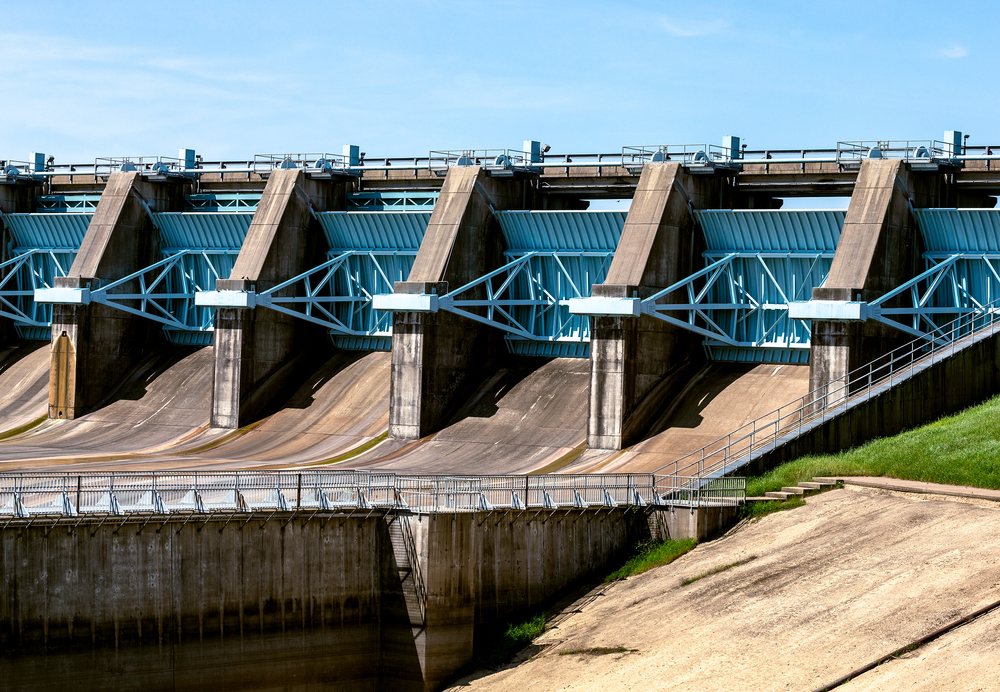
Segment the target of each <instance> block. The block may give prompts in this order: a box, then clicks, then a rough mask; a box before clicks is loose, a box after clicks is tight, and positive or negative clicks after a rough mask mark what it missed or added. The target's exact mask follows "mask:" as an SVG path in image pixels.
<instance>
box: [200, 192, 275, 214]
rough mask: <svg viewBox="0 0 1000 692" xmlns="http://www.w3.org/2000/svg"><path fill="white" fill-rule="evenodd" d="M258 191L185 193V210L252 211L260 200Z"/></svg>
mask: <svg viewBox="0 0 1000 692" xmlns="http://www.w3.org/2000/svg"><path fill="white" fill-rule="evenodd" d="M261 194H262V193H260V192H208V193H201V194H197V195H187V196H186V197H185V198H184V210H185V211H254V210H256V209H257V204H258V203H259V202H260V197H261Z"/></svg>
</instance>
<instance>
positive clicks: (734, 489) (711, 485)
mask: <svg viewBox="0 0 1000 692" xmlns="http://www.w3.org/2000/svg"><path fill="white" fill-rule="evenodd" d="M655 487H656V495H657V497H659V498H660V499H661V501H662V502H663V504H666V505H671V506H681V507H738V506H740V505H742V504H743V503H744V502H746V497H747V479H746V478H743V477H740V476H726V477H724V478H716V479H713V480H711V481H710V482H707V483H706V482H703V481H702V479H700V478H698V477H697V476H679V475H672V476H656V481H655Z"/></svg>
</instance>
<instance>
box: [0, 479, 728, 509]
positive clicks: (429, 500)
mask: <svg viewBox="0 0 1000 692" xmlns="http://www.w3.org/2000/svg"><path fill="white" fill-rule="evenodd" d="M659 487H664V488H668V489H669V483H665V482H664V481H662V479H656V478H654V476H653V474H649V473H638V474H636V473H631V474H630V473H620V474H616V473H610V474H579V475H572V474H548V475H535V476H531V475H511V476H432V475H428V476H417V475H397V474H395V473H391V472H388V473H382V472H366V471H352V470H322V471H302V472H295V471H215V472H211V471H198V472H188V471H157V472H131V471H130V472H112V473H68V472H39V473H2V474H0V516H8V517H14V518H26V517H32V516H38V515H62V516H85V515H92V514H114V515H129V514H155V515H163V514H173V513H178V512H180V513H192V512H193V513H211V512H227V511H228V512H254V511H258V510H268V511H294V510H300V509H306V510H310V511H327V512H331V511H341V510H352V509H365V510H371V509H379V508H382V509H385V510H403V511H410V512H414V513H437V512H447V513H453V512H479V511H489V510H492V509H513V510H525V509H529V508H530V509H542V510H545V509H548V510H554V509H560V508H573V509H586V508H588V507H589V508H614V507H643V506H646V505H658V504H662V503H663V502H662V501H661V499H660V497H659V495H658V494H657V489H658V488H659ZM734 492H735V494H734ZM741 493H742V494H741ZM675 495H676V497H674V498H673V499H672V500H671V503H672V504H677V505H690V506H702V505H706V504H716V503H717V502H718V501H719V494H718V493H716V494H714V495H713V494H711V493H708V494H698V495H691V494H690V493H688V494H687V495H684V496H681V494H676V493H675ZM726 497H727V498H728V499H727V500H726V501H727V502H729V501H732V502H734V503H736V504H738V503H740V502H742V499H743V497H745V491H740V488H739V487H734V488H730V489H729V490H728V491H727V494H726Z"/></svg>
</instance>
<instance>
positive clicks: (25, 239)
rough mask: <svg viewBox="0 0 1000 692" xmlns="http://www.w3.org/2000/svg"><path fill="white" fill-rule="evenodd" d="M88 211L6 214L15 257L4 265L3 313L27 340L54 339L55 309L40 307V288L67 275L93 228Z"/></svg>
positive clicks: (0, 285)
mask: <svg viewBox="0 0 1000 692" xmlns="http://www.w3.org/2000/svg"><path fill="white" fill-rule="evenodd" d="M92 216H93V215H92V214H89V213H79V212H77V213H66V212H56V213H45V214H7V215H5V216H4V220H5V221H6V223H7V227H8V228H9V229H10V233H11V247H10V251H11V254H12V255H13V257H12V258H11V259H9V260H7V261H6V262H3V263H0V315H2V316H3V317H7V318H9V319H11V320H13V322H14V328H15V329H16V330H17V333H18V335H19V336H20V337H21V338H24V339H44V340H48V339H49V338H50V337H51V334H50V324H51V323H52V306H51V305H42V304H36V303H35V301H34V292H35V289H36V288H51V287H52V285H53V283H54V282H53V279H54V278H55V277H57V276H66V274H67V273H68V272H69V270H70V267H72V266H73V260H74V259H75V258H76V253H77V252H78V251H79V249H80V243H82V242H83V236H84V234H85V233H86V232H87V226H89V225H90V219H91V218H92Z"/></svg>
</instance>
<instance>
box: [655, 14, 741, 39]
mask: <svg viewBox="0 0 1000 692" xmlns="http://www.w3.org/2000/svg"><path fill="white" fill-rule="evenodd" d="M658 19H659V24H660V26H661V27H662V28H663V30H664V31H666V32H667V33H668V34H670V35H671V36H677V37H680V38H689V37H692V36H708V35H709V34H717V33H719V32H720V31H722V30H723V29H725V28H726V27H727V26H728V24H729V23H728V22H724V21H722V20H714V21H710V22H705V21H697V20H696V21H690V20H685V19H675V18H673V17H667V16H666V15H660V16H659V18H658Z"/></svg>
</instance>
